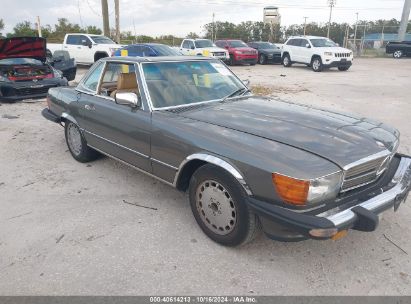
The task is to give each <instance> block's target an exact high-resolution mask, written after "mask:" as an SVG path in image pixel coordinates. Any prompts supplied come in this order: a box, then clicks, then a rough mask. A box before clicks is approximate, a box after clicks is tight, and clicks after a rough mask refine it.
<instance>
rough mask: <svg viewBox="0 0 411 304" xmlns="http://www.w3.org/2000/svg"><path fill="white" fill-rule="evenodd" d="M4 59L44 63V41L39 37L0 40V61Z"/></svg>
mask: <svg viewBox="0 0 411 304" xmlns="http://www.w3.org/2000/svg"><path fill="white" fill-rule="evenodd" d="M6 58H34V59H37V60H41V61H45V60H46V39H44V38H41V37H13V38H4V39H0V60H1V59H6Z"/></svg>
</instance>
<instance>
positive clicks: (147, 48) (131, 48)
mask: <svg viewBox="0 0 411 304" xmlns="http://www.w3.org/2000/svg"><path fill="white" fill-rule="evenodd" d="M122 54H126V55H122ZM179 55H182V54H181V53H180V52H179V51H177V50H176V49H173V48H171V47H169V46H168V45H165V44H159V43H137V44H131V45H128V46H126V47H124V48H122V49H119V50H117V51H116V52H115V53H114V56H131V57H157V56H179Z"/></svg>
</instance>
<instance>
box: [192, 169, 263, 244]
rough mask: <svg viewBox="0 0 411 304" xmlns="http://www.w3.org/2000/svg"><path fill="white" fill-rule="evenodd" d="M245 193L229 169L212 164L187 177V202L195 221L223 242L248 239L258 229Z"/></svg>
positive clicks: (246, 240)
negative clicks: (188, 182) (188, 179)
mask: <svg viewBox="0 0 411 304" xmlns="http://www.w3.org/2000/svg"><path fill="white" fill-rule="evenodd" d="M246 196H247V195H246V193H245V192H244V189H243V188H242V187H241V185H240V184H239V183H238V182H237V181H236V180H235V179H234V178H233V177H232V176H231V175H230V174H229V173H227V172H226V171H224V170H222V169H220V168H219V167H216V166H214V165H211V164H208V165H204V166H202V167H200V168H199V169H198V170H197V171H196V172H195V173H194V174H193V176H192V177H191V180H190V187H189V197H190V205H191V210H192V212H193V215H194V217H195V219H196V221H197V223H198V225H199V226H200V228H201V229H202V230H203V232H204V233H205V234H206V235H207V236H208V237H209V238H210V239H212V240H213V241H215V242H217V243H220V244H222V245H225V246H238V245H241V244H245V243H248V242H250V241H251V240H252V239H253V238H254V237H255V236H256V234H257V232H258V227H259V226H258V219H257V216H256V215H255V214H254V213H252V212H251V211H250V210H249V208H248V206H247V203H246Z"/></svg>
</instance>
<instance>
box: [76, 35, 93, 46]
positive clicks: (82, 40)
mask: <svg viewBox="0 0 411 304" xmlns="http://www.w3.org/2000/svg"><path fill="white" fill-rule="evenodd" d="M89 43H91V41H90V39H88V37H86V36H84V35H81V36H80V41H79V43H78V44H80V45H87V44H89Z"/></svg>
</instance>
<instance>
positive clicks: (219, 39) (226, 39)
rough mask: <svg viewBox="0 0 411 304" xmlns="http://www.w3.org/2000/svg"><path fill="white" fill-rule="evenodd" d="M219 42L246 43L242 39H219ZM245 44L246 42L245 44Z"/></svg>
mask: <svg viewBox="0 0 411 304" xmlns="http://www.w3.org/2000/svg"><path fill="white" fill-rule="evenodd" d="M217 41H242V42H244V41H243V40H241V39H218V40H217ZM244 43H245V42H244Z"/></svg>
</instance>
